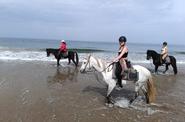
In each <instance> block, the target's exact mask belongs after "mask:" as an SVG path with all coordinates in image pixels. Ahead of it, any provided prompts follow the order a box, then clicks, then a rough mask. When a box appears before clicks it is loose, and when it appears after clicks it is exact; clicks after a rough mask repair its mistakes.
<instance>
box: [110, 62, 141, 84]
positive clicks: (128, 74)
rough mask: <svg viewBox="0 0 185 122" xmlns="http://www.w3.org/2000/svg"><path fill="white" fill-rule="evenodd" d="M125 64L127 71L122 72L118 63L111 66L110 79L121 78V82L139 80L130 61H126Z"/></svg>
mask: <svg viewBox="0 0 185 122" xmlns="http://www.w3.org/2000/svg"><path fill="white" fill-rule="evenodd" d="M126 64H127V67H128V69H127V70H124V71H123V72H122V68H121V65H120V63H119V62H116V63H115V65H113V74H112V78H114V79H118V78H120V77H121V79H123V80H128V81H138V79H139V73H138V72H137V70H135V69H134V68H133V67H132V65H131V62H130V61H127V60H126Z"/></svg>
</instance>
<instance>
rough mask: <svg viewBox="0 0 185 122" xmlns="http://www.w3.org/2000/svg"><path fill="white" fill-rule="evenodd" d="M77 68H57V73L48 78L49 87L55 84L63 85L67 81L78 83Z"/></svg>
mask: <svg viewBox="0 0 185 122" xmlns="http://www.w3.org/2000/svg"><path fill="white" fill-rule="evenodd" d="M77 74H78V69H77V68H71V67H65V68H59V67H58V68H57V69H56V72H55V74H54V75H53V76H48V77H47V83H48V85H49V86H50V85H52V84H55V83H60V84H63V85H64V83H65V82H67V81H71V82H76V81H77Z"/></svg>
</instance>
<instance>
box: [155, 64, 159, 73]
mask: <svg viewBox="0 0 185 122" xmlns="http://www.w3.org/2000/svg"><path fill="white" fill-rule="evenodd" d="M157 70H158V66H157V65H155V73H157Z"/></svg>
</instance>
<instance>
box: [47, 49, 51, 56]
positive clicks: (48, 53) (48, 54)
mask: <svg viewBox="0 0 185 122" xmlns="http://www.w3.org/2000/svg"><path fill="white" fill-rule="evenodd" d="M46 53H47V57H49V56H50V52H49V49H46Z"/></svg>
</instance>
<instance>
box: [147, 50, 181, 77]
mask: <svg viewBox="0 0 185 122" xmlns="http://www.w3.org/2000/svg"><path fill="white" fill-rule="evenodd" d="M150 58H152V59H153V64H154V65H155V72H157V69H158V67H159V66H162V65H163V64H165V65H166V70H165V71H164V72H163V73H165V72H166V71H167V70H168V66H169V65H170V64H171V66H172V67H173V71H174V74H177V65H176V59H175V57H173V56H169V58H170V61H169V62H165V63H161V54H158V53H157V52H156V51H154V50H147V58H146V59H147V60H149V59H150Z"/></svg>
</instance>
